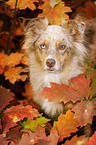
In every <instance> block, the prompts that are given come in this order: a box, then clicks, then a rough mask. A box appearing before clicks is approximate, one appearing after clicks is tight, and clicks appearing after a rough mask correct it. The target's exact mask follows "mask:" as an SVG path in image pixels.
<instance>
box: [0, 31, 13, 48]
mask: <svg viewBox="0 0 96 145" xmlns="http://www.w3.org/2000/svg"><path fill="white" fill-rule="evenodd" d="M8 37H9V33H8V32H3V33H1V34H0V45H2V46H3V47H4V48H6V45H7V41H8ZM12 39H13V36H11V38H10V41H9V47H11V48H14V47H15V45H14V43H13V41H12Z"/></svg>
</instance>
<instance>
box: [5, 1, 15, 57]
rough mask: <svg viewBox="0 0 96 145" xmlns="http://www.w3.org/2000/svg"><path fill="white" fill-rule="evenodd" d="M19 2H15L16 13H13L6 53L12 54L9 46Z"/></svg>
mask: <svg viewBox="0 0 96 145" xmlns="http://www.w3.org/2000/svg"><path fill="white" fill-rule="evenodd" d="M17 2H18V0H16V2H15V9H14V14H13V19H12V24H11V27H10V32H9V37H8V40H7V45H6V48H5V53H6V54H8V55H9V54H10V51H11V50H9V51H8V48H9V42H10V38H11V35H12V29H13V24H14V20H15V15H16V7H17Z"/></svg>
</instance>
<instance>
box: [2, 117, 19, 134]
mask: <svg viewBox="0 0 96 145" xmlns="http://www.w3.org/2000/svg"><path fill="white" fill-rule="evenodd" d="M16 125H17V123H16V122H14V121H13V119H12V118H11V117H10V116H9V115H7V114H5V115H4V116H3V117H2V130H3V133H6V132H8V130H9V128H11V127H14V126H16Z"/></svg>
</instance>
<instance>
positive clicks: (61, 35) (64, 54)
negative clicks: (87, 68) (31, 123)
mask: <svg viewBox="0 0 96 145" xmlns="http://www.w3.org/2000/svg"><path fill="white" fill-rule="evenodd" d="M84 31H85V25H84V24H83V23H78V22H76V21H74V20H68V21H67V20H66V21H63V22H62V24H61V26H59V25H58V26H57V25H49V24H48V20H47V19H46V18H35V19H33V20H32V21H30V22H29V23H28V24H27V26H26V29H25V41H24V44H23V49H24V50H25V52H26V53H27V55H28V58H29V63H30V66H29V74H30V82H31V86H32V90H33V94H34V96H33V100H34V101H35V102H36V103H37V104H39V105H40V106H41V109H43V110H44V112H45V114H47V115H48V116H51V117H53V116H54V115H55V114H56V113H57V112H58V113H61V112H63V110H64V104H63V102H61V103H59V104H56V103H55V102H49V101H48V99H44V98H42V97H40V96H39V93H40V92H41V91H42V90H43V87H50V82H55V83H57V84H62V83H63V84H66V85H68V84H69V82H68V81H69V80H70V79H71V78H73V77H76V76H78V75H79V74H81V73H83V71H84V69H83V65H84V57H85V55H86V53H87V52H86V47H85V46H84V44H83V36H84Z"/></svg>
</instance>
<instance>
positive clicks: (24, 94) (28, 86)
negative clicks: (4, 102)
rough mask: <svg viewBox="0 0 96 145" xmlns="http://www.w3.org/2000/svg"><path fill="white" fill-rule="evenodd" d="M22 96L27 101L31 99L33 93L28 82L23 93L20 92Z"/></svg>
mask: <svg viewBox="0 0 96 145" xmlns="http://www.w3.org/2000/svg"><path fill="white" fill-rule="evenodd" d="M22 95H23V96H25V97H27V99H28V100H30V99H32V98H33V91H32V87H31V84H30V83H29V82H28V83H26V84H25V92H22Z"/></svg>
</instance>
